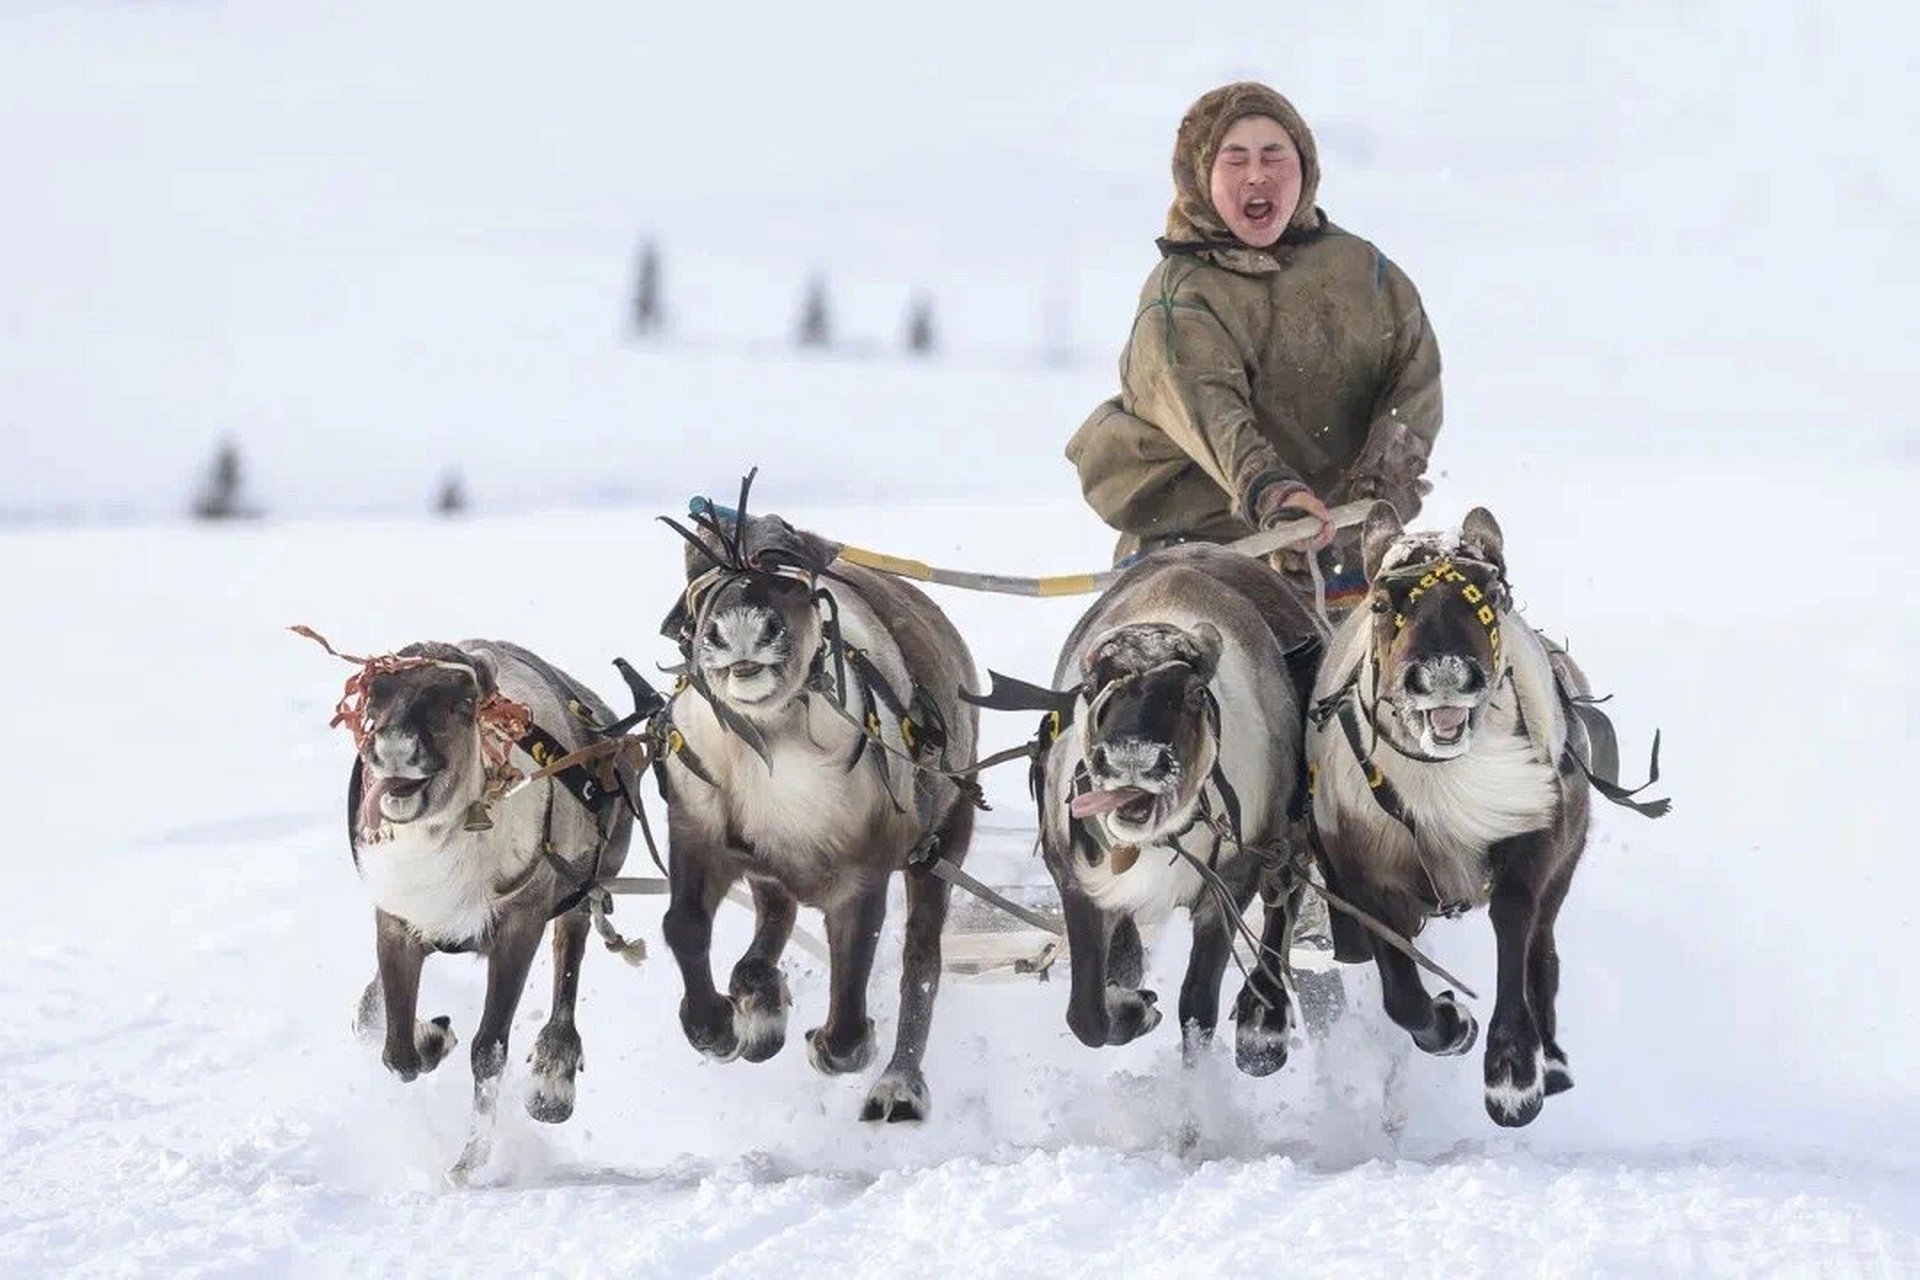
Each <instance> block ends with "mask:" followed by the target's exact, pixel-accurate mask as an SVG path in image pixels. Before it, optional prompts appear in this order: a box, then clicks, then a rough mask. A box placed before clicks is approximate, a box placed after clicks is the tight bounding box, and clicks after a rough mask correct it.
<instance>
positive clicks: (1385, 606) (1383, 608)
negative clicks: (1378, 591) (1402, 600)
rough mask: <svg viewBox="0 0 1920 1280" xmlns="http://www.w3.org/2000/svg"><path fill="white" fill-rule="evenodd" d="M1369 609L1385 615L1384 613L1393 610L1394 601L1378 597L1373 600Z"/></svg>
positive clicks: (1381, 596) (1383, 596) (1382, 596)
mask: <svg viewBox="0 0 1920 1280" xmlns="http://www.w3.org/2000/svg"><path fill="white" fill-rule="evenodd" d="M1367 607H1368V608H1370V609H1372V610H1373V611H1374V612H1375V613H1382V614H1383V613H1386V612H1387V611H1388V610H1389V609H1392V608H1393V601H1391V600H1389V599H1387V597H1386V596H1385V595H1376V596H1374V598H1373V603H1372V604H1371V605H1369V606H1367Z"/></svg>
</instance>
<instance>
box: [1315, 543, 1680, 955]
mask: <svg viewBox="0 0 1920 1280" xmlns="http://www.w3.org/2000/svg"><path fill="white" fill-rule="evenodd" d="M1455 559H1460V560H1463V561H1465V562H1466V563H1469V564H1472V565H1474V566H1476V567H1479V568H1483V569H1486V570H1488V571H1490V572H1491V573H1493V574H1494V575H1495V577H1496V579H1497V580H1498V581H1499V583H1500V586H1501V588H1502V590H1503V591H1504V590H1505V588H1506V579H1505V574H1504V572H1503V570H1502V569H1501V567H1500V566H1499V565H1497V564H1494V563H1492V562H1490V561H1483V560H1477V559H1473V558H1471V557H1465V556H1455V555H1450V554H1443V555H1441V556H1440V558H1438V559H1437V560H1427V561H1421V562H1419V563H1416V564H1411V565H1403V566H1400V567H1398V568H1395V569H1390V570H1385V571H1383V572H1381V573H1379V574H1377V575H1376V578H1375V580H1376V582H1394V581H1405V580H1409V579H1411V580H1412V581H1413V583H1414V585H1413V586H1412V588H1411V589H1410V590H1409V591H1408V592H1407V599H1406V602H1407V604H1409V605H1410V604H1412V602H1413V601H1414V600H1417V599H1418V598H1419V597H1420V596H1422V595H1425V594H1426V593H1427V592H1430V591H1436V590H1441V589H1446V588H1457V589H1458V590H1459V593H1460V596H1461V598H1462V599H1463V600H1465V601H1466V603H1467V604H1469V605H1471V606H1472V607H1473V610H1474V615H1473V616H1474V618H1475V620H1476V621H1478V622H1479V623H1480V625H1481V626H1483V627H1485V628H1486V631H1487V639H1488V642H1489V644H1490V646H1491V651H1492V656H1493V661H1494V663H1495V666H1496V667H1497V668H1498V670H1499V675H1498V676H1497V677H1496V679H1495V681H1494V683H1495V685H1496V687H1497V686H1498V685H1500V684H1503V683H1504V684H1506V685H1507V686H1508V687H1509V688H1511V689H1512V690H1513V692H1514V715H1515V717H1516V719H1517V721H1518V725H1517V732H1518V733H1519V734H1520V735H1521V736H1525V737H1530V736H1531V734H1530V733H1529V731H1528V728H1527V720H1526V708H1525V706H1524V705H1523V703H1522V702H1521V699H1520V695H1519V687H1518V685H1517V684H1516V683H1515V681H1514V675H1513V666H1512V663H1511V662H1510V661H1508V660H1507V659H1506V658H1505V656H1504V653H1503V650H1502V647H1501V642H1500V637H1501V617H1502V615H1501V611H1500V609H1499V608H1498V606H1497V604H1496V601H1495V600H1494V599H1493V598H1491V597H1490V596H1489V593H1488V592H1487V591H1486V590H1484V589H1482V588H1481V587H1480V586H1479V584H1477V583H1475V582H1474V581H1473V580H1472V579H1471V578H1469V577H1468V576H1467V575H1466V574H1464V573H1462V572H1461V571H1460V569H1459V567H1458V566H1457V565H1456V564H1455V563H1454V561H1455ZM1390 600H1391V597H1390V596H1383V597H1381V601H1382V602H1383V603H1385V602H1388V601H1390ZM1406 626H1407V618H1406V615H1405V614H1404V613H1402V612H1400V611H1398V610H1395V611H1394V613H1393V629H1394V631H1395V632H1399V631H1403V630H1405V629H1406ZM1379 661H1380V658H1379V653H1378V650H1377V648H1376V647H1375V646H1374V645H1372V644H1369V645H1368V647H1367V652H1366V655H1365V657H1364V658H1363V659H1362V661H1361V663H1360V665H1359V666H1358V667H1356V668H1355V670H1354V673H1353V674H1352V675H1351V676H1350V677H1348V679H1347V680H1346V682H1345V683H1344V684H1342V685H1341V686H1340V687H1339V688H1338V689H1336V690H1334V691H1333V692H1332V693H1330V694H1328V695H1327V696H1326V697H1324V698H1322V699H1320V700H1319V701H1318V702H1316V703H1315V704H1314V705H1313V706H1312V707H1311V708H1310V709H1309V710H1308V712H1307V716H1308V719H1309V720H1310V721H1311V722H1312V723H1313V724H1314V726H1315V727H1316V728H1324V727H1325V726H1326V724H1327V722H1328V721H1329V720H1338V722H1339V724H1340V732H1341V736H1342V737H1343V738H1344V739H1345V740H1346V743H1347V748H1348V750H1350V751H1351V752H1352V753H1353V759H1354V762H1355V763H1356V764H1358V765H1359V766H1360V771H1361V774H1362V776H1364V777H1365V778H1366V780H1367V789H1368V794H1370V795H1371V796H1372V797H1373V801H1374V803H1375V804H1376V805H1377V806H1379V808H1380V811H1381V812H1382V813H1384V814H1386V815H1387V817H1388V818H1390V819H1392V820H1393V821H1394V822H1396V823H1398V824H1399V825H1400V826H1402V827H1404V828H1405V829H1406V831H1407V834H1408V835H1409V836H1410V837H1411V838H1412V840H1413V850H1414V859H1415V861H1416V862H1418V863H1419V866H1420V870H1421V874H1423V875H1424V876H1426V879H1427V885H1428V888H1429V891H1430V894H1431V897H1432V899H1433V901H1434V903H1435V906H1436V908H1437V914H1439V915H1441V916H1443V917H1451V916H1455V915H1458V914H1460V913H1461V912H1464V911H1466V910H1468V909H1469V907H1470V906H1471V904H1470V903H1466V902H1458V901H1455V902H1448V901H1446V900H1444V899H1442V898H1441V895H1440V893H1439V889H1438V887H1437V884H1436V882H1435V881H1434V878H1433V873H1432V872H1431V871H1430V870H1429V869H1428V868H1427V864H1426V859H1425V858H1424V856H1422V854H1421V851H1420V833H1419V829H1418V825H1417V823H1416V821H1415V818H1414V815H1413V813H1412V812H1411V811H1410V810H1409V809H1408V808H1407V805H1406V802H1405V801H1404V800H1403V799H1402V798H1401V796H1400V793H1399V791H1398V790H1397V789H1396V788H1395V787H1394V785H1393V783H1392V781H1391V780H1389V779H1388V777H1387V776H1386V773H1385V772H1384V771H1383V770H1382V769H1381V768H1380V766H1379V765H1378V764H1376V763H1374V758H1373V755H1374V751H1375V749H1376V748H1377V747H1378V746H1379V745H1380V744H1381V743H1385V744H1386V746H1387V747H1389V748H1390V749H1392V750H1393V751H1394V752H1395V753H1397V754H1398V755H1401V756H1403V757H1405V758H1406V759H1409V760H1413V761H1416V762H1419V763H1422V764H1434V765H1443V764H1446V763H1447V762H1448V760H1447V759H1445V758H1438V757H1433V756H1427V755H1422V754H1421V753H1419V752H1417V751H1411V750H1408V749H1407V748H1405V747H1403V746H1401V745H1400V744H1399V743H1397V742H1395V741H1394V740H1393V738H1392V737H1391V736H1390V735H1388V734H1385V733H1382V732H1381V731H1380V727H1379V706H1380V703H1381V702H1383V701H1387V700H1388V699H1386V698H1385V697H1384V696H1383V695H1382V694H1381V693H1380V690H1379V680H1380V676H1379ZM1548 665H1549V668H1550V669H1551V670H1552V671H1553V681H1554V690H1555V692H1556V694H1557V695H1558V696H1559V698H1560V702H1561V705H1562V707H1563V708H1564V709H1565V710H1566V712H1567V713H1568V715H1569V716H1571V717H1573V718H1574V719H1576V720H1578V721H1579V723H1580V724H1581V725H1582V726H1583V727H1584V728H1585V729H1586V731H1587V738H1588V743H1589V746H1588V751H1589V753H1590V754H1592V755H1593V757H1594V759H1593V760H1592V761H1591V762H1590V761H1589V760H1587V759H1586V758H1584V757H1583V755H1582V753H1581V752H1580V750H1579V749H1578V746H1577V744H1575V743H1572V742H1570V743H1569V745H1568V748H1567V751H1566V756H1567V758H1569V759H1571V760H1572V762H1573V764H1574V767H1575V768H1576V769H1577V770H1578V771H1579V773H1580V774H1581V775H1582V777H1584V778H1585V779H1586V781H1587V783H1588V784H1589V785H1590V786H1592V787H1593V789H1594V790H1595V791H1597V792H1599V793H1600V795H1601V796H1602V797H1603V798H1605V799H1607V800H1609V801H1612V802H1613V803H1615V804H1618V805H1621V806H1622V807H1624V808H1629V809H1632V810H1634V811H1635V812H1637V813H1640V814H1643V815H1644V816H1646V817H1650V818H1659V817H1663V816H1665V815H1666V813H1667V812H1668V810H1669V809H1670V808H1671V806H1672V802H1671V801H1670V800H1667V799H1664V798H1663V799H1659V800H1650V801H1640V800H1635V799H1633V797H1634V796H1635V795H1637V794H1638V793H1639V792H1641V791H1644V790H1646V789H1647V788H1648V787H1650V786H1652V785H1653V784H1654V783H1655V782H1658V781H1659V780H1660V735H1659V733H1658V732H1657V731H1656V732H1655V734H1654V737H1653V750H1652V755H1651V759H1650V762H1649V776H1648V778H1647V781H1646V782H1644V783H1642V784H1641V785H1640V786H1638V787H1634V788H1631V789H1629V788H1627V787H1624V786H1622V785H1620V783H1619V781H1618V770H1619V754H1618V746H1617V736H1616V734H1615V733H1614V729H1613V722H1612V721H1611V720H1609V719H1608V718H1607V716H1606V713H1605V712H1603V711H1601V710H1599V706H1598V704H1599V703H1601V702H1604V701H1606V699H1605V698H1593V697H1588V696H1584V695H1578V694H1575V693H1574V692H1572V691H1571V690H1570V689H1568V688H1567V686H1566V684H1565V681H1564V679H1563V678H1562V676H1561V674H1560V672H1559V670H1558V669H1557V668H1554V667H1553V666H1552V663H1551V662H1549V664H1548ZM1363 676H1364V677H1367V680H1368V683H1370V684H1372V686H1373V690H1374V694H1373V705H1372V706H1371V707H1370V708H1364V709H1365V710H1366V713H1367V721H1368V725H1369V727H1371V728H1372V729H1373V740H1372V742H1371V743H1370V744H1369V743H1365V742H1363V741H1362V734H1361V727H1360V718H1361V712H1362V710H1363V705H1362V704H1363V698H1364V695H1363V694H1362V692H1361V683H1362V677H1363ZM1318 786H1319V770H1318V767H1317V766H1309V774H1308V790H1309V792H1310V793H1311V792H1314V791H1317V789H1318ZM1308 834H1309V838H1310V840H1311V842H1312V845H1313V848H1314V852H1315V854H1316V856H1318V857H1320V858H1322V860H1323V861H1324V858H1325V853H1324V849H1323V847H1322V844H1321V838H1320V831H1319V826H1318V823H1317V822H1315V821H1313V819H1312V812H1311V809H1309V812H1308Z"/></svg>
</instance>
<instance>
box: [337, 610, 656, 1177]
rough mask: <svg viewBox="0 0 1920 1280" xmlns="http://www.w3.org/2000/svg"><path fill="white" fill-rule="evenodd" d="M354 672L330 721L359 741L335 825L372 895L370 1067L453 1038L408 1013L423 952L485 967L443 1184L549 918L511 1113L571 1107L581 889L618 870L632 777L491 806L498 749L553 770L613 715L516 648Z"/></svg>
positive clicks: (475, 1161) (547, 1115)
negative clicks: (539, 1006) (522, 1096)
mask: <svg viewBox="0 0 1920 1280" xmlns="http://www.w3.org/2000/svg"><path fill="white" fill-rule="evenodd" d="M316 638H317V637H316ZM322 643H324V641H323V642H322ZM362 661H364V662H365V666H364V668H363V672H362V674H361V675H360V676H357V677H355V678H354V679H353V680H350V681H349V682H348V690H349V700H348V701H343V702H342V704H341V717H340V719H341V720H344V721H345V722H346V723H348V725H349V727H350V728H351V729H352V730H353V732H354V736H355V739H356V743H357V746H358V756H357V758H356V759H355V761H354V765H353V772H352V775H351V777H350V779H349V781H348V788H347V817H348V830H349V836H350V840H351V844H352V849H353V859H354V864H355V865H356V866H357V867H358V869H359V872H360V877H361V879H362V880H363V881H364V882H365V883H366V886H367V889H368V892H369V893H370V894H371V896H372V898H373V903H374V934H375V942H374V948H375V954H376V956H377V958H378V961H379V975H378V977H377V978H375V980H374V981H373V983H371V984H370V985H369V986H368V988H367V991H366V994H365V995H364V996H363V997H362V998H361V1005H360V1015H359V1018H358V1021H357V1025H358V1028H359V1029H360V1031H361V1032H362V1033H363V1034H367V1035H371V1034H374V1033H376V1032H378V1031H380V1030H381V1028H382V1024H384V1047H383V1049H382V1051H381V1061H382V1062H384V1063H385V1064H386V1066H387V1069H388V1070H390V1071H392V1072H393V1073H394V1074H395V1075H397V1076H399V1077H400V1079H402V1080H403V1081H411V1080H413V1079H415V1078H416V1077H417V1076H419V1075H421V1074H422V1073H425V1072H429V1071H432V1070H433V1069H434V1068H435V1067H438V1066H439V1065H440V1064H441V1062H443V1061H444V1060H445V1059H446V1057H447V1055H448V1053H450V1052H451V1051H452V1049H453V1047H454V1045H455V1043H456V1037H455V1035H454V1032H453V1029H452V1025H451V1020H450V1019H449V1018H447V1017H444V1016H442V1017H436V1018H433V1019H430V1020H421V1019H419V1018H417V1017H416V1012H415V1011H416V1002H417V999H418V995H419V988H420V970H421V967H422V965H423V963H424V962H425V960H426V957H427V955H428V953H430V952H434V951H447V952H478V953H480V954H482V955H484V956H486V957H487V996H486V1007H485V1010H484V1012H483V1013H482V1014H481V1017H480V1027H479V1030H478V1032H477V1033H476V1034H475V1036H474V1041H473V1048H472V1063H473V1129H472V1135H471V1137H470V1139H469V1141H468V1143H467V1147H466V1149H465V1151H464V1152H463V1153H462V1155H461V1157H460V1161H459V1163H458V1164H456V1165H455V1166H454V1170H453V1173H452V1175H451V1176H453V1177H454V1178H455V1180H459V1179H461V1178H464V1177H465V1175H466V1174H468V1173H471V1172H472V1171H473V1170H474V1169H475V1168H477V1167H478V1166H479V1165H480V1164H481V1163H483V1162H484V1161H485V1159H486V1156H487V1151H488V1145H489V1139H490V1133H491V1128H492V1123H493V1115H494V1109H495V1103H496V1102H497V1100H498V1096H499V1089H500V1078H501V1074H502V1072H503V1070H504V1068H505V1065H506V1057H507V1036H508V1031H509V1029H510V1027H511V1024H512V1021H513V1013H514V1009H515V1008H516V1007H517V1006H518V1004H519V1002H520V993H521V990H522V988H523V987H524V986H525V985H526V980H527V972H528V969H529V968H530V967H531V965H532V963H533V957H534V952H535V951H536V950H537V949H538V948H539V945H540V939H541V937H542V935H543V934H545V932H546V929H547V922H548V921H549V920H552V921H553V922H554V929H553V1010H552V1013H551V1014H550V1015H549V1016H548V1019H547V1023H546V1025H545V1026H544V1027H543V1028H542V1029H541V1031H540V1034H539V1037H538V1038H537V1040H536V1041H535V1043H534V1049H533V1055H532V1063H533V1091H532V1093H531V1094H530V1095H529V1096H528V1098H527V1104H526V1105H527V1111H528V1113H529V1114H530V1115H532V1116H533V1118H534V1119H536V1120H539V1121H543V1122H545V1123H549V1124H557V1123H559V1122H561V1121H563V1120H565V1119H567V1118H568V1117H569V1116H570V1115H572V1113H573V1105H574V1077H575V1075H576V1073H577V1072H578V1071H579V1070H580V1069H581V1053H580V1033H579V1032H578V1030H576V1028H575V1026H574V1001H575V998H576V996H577V995H578V993H579V986H580V963H581V959H582V955H583V952H584V949H585V942H586V934H587V928H588V924H589V922H590V919H592V918H593V917H594V912H593V911H592V903H591V902H590V900H589V893H588V891H589V889H590V888H591V886H592V885H593V883H594V882H595V881H597V880H598V879H599V878H600V877H602V876H611V875H613V874H615V873H616V872H618V871H619V869H620V867H621V864H622V863H623V862H624V861H625V860H626V855H627V842H628V838H629V836H630V833H631V828H632V817H631V815H630V813H629V812H628V810H627V808H626V807H625V806H624V805H622V804H621V803H619V801H620V797H621V795H623V794H625V793H626V789H627V787H628V786H629V784H630V783H631V781H632V778H631V775H630V773H629V772H628V771H627V769H626V766H625V765H624V764H614V763H612V762H609V763H608V764H607V765H606V766H605V768H604V769H603V770H602V771H600V772H597V773H596V772H594V771H591V770H589V769H588V768H587V767H585V766H583V765H580V764H575V765H572V766H569V767H568V768H566V769H564V770H563V771H562V772H560V773H558V774H555V775H554V776H551V777H546V778H541V779H539V780H538V781H536V782H534V783H532V784H531V785H530V786H527V787H525V788H523V789H521V790H519V791H517V792H516V793H515V794H514V796H513V798H512V802H511V803H507V804H492V805H491V806H490V801H491V800H493V799H495V798H497V797H498V796H499V794H500V793H501V792H502V790H503V788H504V785H505V784H506V783H507V782H509V781H511V780H512V779H514V778H515V777H517V776H519V770H517V769H515V768H514V767H513V766H512V764H511V763H510V762H509V757H510V755H511V753H512V752H514V751H519V752H521V753H523V755H524V756H525V758H527V759H529V760H531V761H532V762H533V765H534V766H538V765H545V764H548V763H551V762H554V761H557V760H558V759H559V758H560V757H561V756H563V755H565V754H567V753H569V752H571V751H574V750H576V749H578V748H582V747H585V746H587V745H589V744H590V743H591V742H592V741H594V735H593V734H592V732H591V730H590V729H589V727H588V726H589V725H591V724H595V723H598V724H604V723H607V722H608V721H611V720H612V719H613V716H612V714H611V713H610V712H609V711H608V709H607V707H606V705H605V704H604V703H602V702H601V700H600V699H599V698H597V697H595V696H594V694H593V693H592V692H590V691H589V690H588V689H586V688H585V687H584V686H583V685H581V684H580V683H579V682H577V681H575V680H574V679H572V678H571V677H570V676H568V675H566V674H565V673H564V672H562V671H560V670H558V669H556V668H554V667H552V666H550V665H548V664H547V663H545V662H543V661H541V659H539V658H538V657H536V656H535V655H533V654H531V653H529V652H527V651H526V650H525V649H522V648H519V647H518V646H515V645H511V644H505V643H500V642H496V641H485V640H466V641H462V642H461V643H459V644H458V645H451V644H442V643H423V644H413V645H409V646H407V647H406V648H404V649H402V650H400V651H399V653H398V654H397V655H393V656H390V657H386V658H377V659H371V660H362ZM531 768H532V766H530V770H531ZM489 807H491V809H492V810H493V812H492V813H491V814H490V813H489ZM601 923H602V926H603V934H605V935H606V936H607V937H608V940H609V945H610V946H613V945H615V939H616V938H617V935H614V934H612V931H611V929H610V928H607V927H606V926H605V922H604V919H603V918H602V919H601ZM630 954H631V953H630Z"/></svg>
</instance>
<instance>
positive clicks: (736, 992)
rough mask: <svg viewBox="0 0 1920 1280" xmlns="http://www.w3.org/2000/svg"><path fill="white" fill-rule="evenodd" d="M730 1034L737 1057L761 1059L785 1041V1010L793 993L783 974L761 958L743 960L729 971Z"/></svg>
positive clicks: (772, 1052) (759, 1060)
mask: <svg viewBox="0 0 1920 1280" xmlns="http://www.w3.org/2000/svg"><path fill="white" fill-rule="evenodd" d="M732 987H733V1034H734V1038H735V1039H736V1040H738V1041H739V1042H740V1056H741V1057H743V1058H745V1059H746V1060H747V1061H748V1062H765V1061H766V1060H767V1059H769V1058H771V1057H773V1056H774V1055H775V1054H776V1053H779V1052H780V1050H781V1049H782V1048H784V1047H785V1046H786V1043H787V1009H788V1007H789V1006H791V1005H792V1004H793V994H792V993H791V992H790V991H789V990H788V989H787V980H786V977H785V976H784V975H783V974H782V973H781V972H780V970H779V969H778V968H776V967H775V966H773V965H771V964H768V963H766V962H765V961H764V960H763V961H758V962H752V963H749V962H746V961H743V962H741V964H739V965H738V966H736V967H735V968H734V971H733V982H732Z"/></svg>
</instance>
